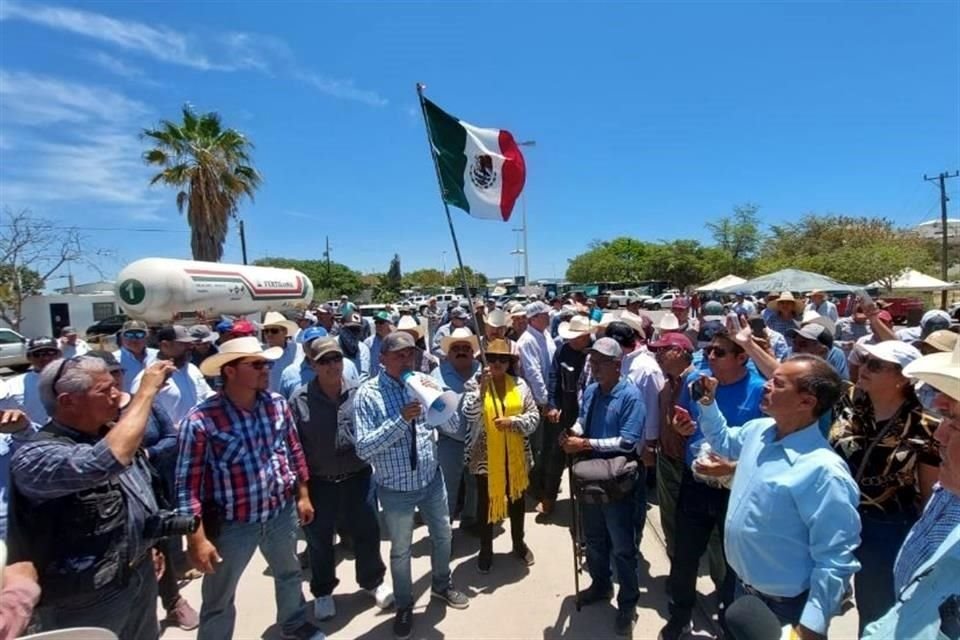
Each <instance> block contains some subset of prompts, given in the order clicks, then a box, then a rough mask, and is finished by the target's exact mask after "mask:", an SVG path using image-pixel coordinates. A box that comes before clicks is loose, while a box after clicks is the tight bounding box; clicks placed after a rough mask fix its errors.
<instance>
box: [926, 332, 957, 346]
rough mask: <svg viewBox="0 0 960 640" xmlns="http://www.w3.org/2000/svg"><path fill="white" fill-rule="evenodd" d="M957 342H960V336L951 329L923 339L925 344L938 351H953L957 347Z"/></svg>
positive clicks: (934, 333)
mask: <svg viewBox="0 0 960 640" xmlns="http://www.w3.org/2000/svg"><path fill="white" fill-rule="evenodd" d="M957 340H960V335H958V334H956V333H954V332H953V331H950V330H949V329H940V330H939V331H934V332H933V333H931V334H930V335H928V336H927V337H926V338H924V339H923V341H924V343H926V344H927V345H929V346H931V347H933V348H934V349H936V350H937V351H953V348H954V347H955V346H957Z"/></svg>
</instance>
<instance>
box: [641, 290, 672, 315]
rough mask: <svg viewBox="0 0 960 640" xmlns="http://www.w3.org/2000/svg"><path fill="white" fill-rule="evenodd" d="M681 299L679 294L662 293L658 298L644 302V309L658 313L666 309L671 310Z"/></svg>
mask: <svg viewBox="0 0 960 640" xmlns="http://www.w3.org/2000/svg"><path fill="white" fill-rule="evenodd" d="M678 297H680V294H679V293H661V294H660V295H658V296H657V297H656V298H649V299H648V300H644V301H643V308H644V309H650V310H651V311H657V310H658V309H662V308H664V307H667V308H669V307H670V305H671V304H673V301H674V300H676V299H677V298H678Z"/></svg>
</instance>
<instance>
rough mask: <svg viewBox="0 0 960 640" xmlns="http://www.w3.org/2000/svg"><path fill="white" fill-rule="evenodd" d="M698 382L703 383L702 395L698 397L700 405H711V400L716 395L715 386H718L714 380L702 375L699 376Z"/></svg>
mask: <svg viewBox="0 0 960 640" xmlns="http://www.w3.org/2000/svg"><path fill="white" fill-rule="evenodd" d="M700 382H702V383H703V395H702V396H700V404H702V405H704V406H706V405H708V404H712V403H713V399H714V397H715V396H716V394H717V386H718V385H719V384H720V383H719V382H717V379H716V378H711V377H710V376H706V375H702V376H700Z"/></svg>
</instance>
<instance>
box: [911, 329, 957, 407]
mask: <svg viewBox="0 0 960 640" xmlns="http://www.w3.org/2000/svg"><path fill="white" fill-rule="evenodd" d="M903 375H905V376H909V377H911V378H916V379H917V380H920V381H922V382H925V383H927V384H928V385H930V386H931V387H933V388H934V389H936V390H937V391H939V392H941V393H944V394H946V395H948V396H950V397H951V398H953V399H954V400H960V342H957V344H956V345H954V347H953V351H942V352H940V353H931V354H930V355H928V356H923V357H922V358H917V359H916V360H914V361H913V362H911V363H910V364H908V365H907V366H905V367H904V368H903Z"/></svg>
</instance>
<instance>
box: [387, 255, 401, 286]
mask: <svg viewBox="0 0 960 640" xmlns="http://www.w3.org/2000/svg"><path fill="white" fill-rule="evenodd" d="M383 287H384V288H385V289H386V290H387V291H390V292H394V293H397V294H399V293H400V289H402V288H403V273H402V272H401V271H400V256H399V254H396V253H395V254H393V258H392V259H391V260H390V267H389V268H388V269H387V274H386V275H385V276H384V277H383Z"/></svg>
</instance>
